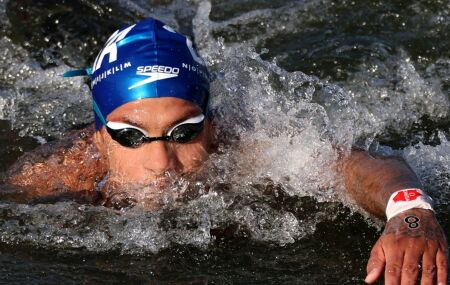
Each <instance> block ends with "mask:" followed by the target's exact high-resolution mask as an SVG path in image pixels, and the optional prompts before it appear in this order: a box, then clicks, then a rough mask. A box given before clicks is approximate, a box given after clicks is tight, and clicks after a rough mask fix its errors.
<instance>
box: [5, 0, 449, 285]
mask: <svg viewBox="0 0 450 285" xmlns="http://www.w3.org/2000/svg"><path fill="white" fill-rule="evenodd" d="M148 16H152V17H156V18H158V19H160V20H163V21H165V22H167V23H168V24H169V25H171V26H172V27H174V28H176V29H178V30H179V31H180V32H183V33H185V34H188V35H190V36H192V37H193V38H194V42H195V43H196V45H197V47H198V48H199V50H200V54H201V55H202V56H203V57H204V58H205V60H206V61H207V63H208V65H209V66H210V68H211V70H212V71H213V73H214V76H215V78H216V79H215V81H214V83H213V95H214V96H215V97H214V99H213V100H212V105H213V107H214V108H216V109H217V110H218V113H219V114H220V116H222V117H224V118H225V119H226V120H224V121H223V123H221V124H219V126H221V127H223V128H222V129H233V131H230V132H231V133H226V131H221V132H222V134H225V135H227V136H229V137H230V138H234V137H237V138H239V139H236V144H238V146H237V147H235V148H228V149H227V148H226V147H225V149H224V150H223V153H220V154H217V155H216V156H214V158H216V161H215V162H211V169H214V171H216V172H214V171H212V174H210V177H209V178H208V183H210V184H211V185H212V186H211V189H213V190H211V192H210V193H209V194H207V195H204V196H202V197H200V198H199V199H197V200H195V201H193V202H192V203H190V204H189V205H188V206H180V207H179V208H177V207H173V208H171V207H170V206H169V207H168V208H165V209H164V210H162V211H160V212H158V213H141V212H139V211H130V212H128V213H122V214H117V213H115V212H114V211H112V210H109V209H103V208H101V207H89V206H85V205H78V204H76V203H72V202H60V203H56V204H38V205H25V204H17V203H14V202H12V201H8V200H4V201H1V202H0V283H2V284H104V283H106V284H122V283H126V284H362V280H363V279H364V277H365V266H366V262H367V259H368V254H369V252H370V249H371V247H372V245H373V244H374V243H375V242H376V240H377V238H378V236H379V234H380V227H379V221H372V220H371V219H370V218H368V217H367V215H365V213H364V211H362V210H361V209H358V208H357V207H355V206H354V205H353V204H352V203H351V201H347V200H346V199H345V198H343V197H342V195H340V194H339V193H341V192H340V191H342V189H341V188H340V187H339V186H335V185H332V186H328V187H326V186H324V185H323V184H327V183H325V182H324V181H328V180H332V179H333V177H334V176H333V175H334V174H333V173H331V172H330V171H328V172H327V171H323V169H324V166H325V165H328V164H330V163H332V162H334V161H335V159H336V158H335V157H336V152H335V150H334V147H335V146H339V147H341V148H343V149H345V148H348V147H349V146H351V145H352V144H359V145H360V146H362V147H365V148H367V149H371V150H374V151H378V152H380V153H388V154H392V153H395V154H398V155H401V156H403V157H404V158H405V159H406V160H407V161H408V162H409V164H410V165H411V166H412V167H413V168H414V170H415V171H416V172H417V174H418V175H419V177H420V178H421V179H422V180H423V182H424V184H425V185H426V186H425V188H426V190H427V191H428V192H429V193H430V195H431V196H432V197H433V198H434V199H435V202H436V210H437V215H438V218H439V220H440V222H441V225H442V226H443V228H444V230H445V232H446V234H447V236H450V214H449V213H450V206H449V201H450V142H449V141H448V140H449V138H450V129H449V127H450V116H449V115H450V114H449V113H450V103H449V92H450V27H449V25H450V2H449V1H439V0H438V1H437V0H413V1H400V0H398V1H387V0H385V1H369V0H361V1H357V0H354V1H327V0H320V1H319V0H309V1H308V0H302V1H293V0H291V1H287V0H286V1H278V0H276V1H273V0H272V1H265V0H245V1H237V0H232V1H222V0H221V1H219V0H211V1H184V0H172V1H171V0H160V1H158V0H147V1H144V0H136V1H131V0H111V1H90V0H79V1H76V0H73V1H69V0H67V1H63V0H58V1H45V0H17V1H13V0H9V1H8V0H4V1H0V22H1V29H0V47H1V49H0V55H1V59H2V60H1V63H0V171H5V170H6V169H7V168H8V167H9V166H10V165H12V164H13V163H14V161H16V160H17V159H18V157H19V156H20V155H21V154H23V153H24V152H28V151H30V150H32V149H33V148H35V147H36V146H38V145H39V144H41V143H44V142H46V141H53V140H57V139H59V138H62V137H64V132H66V131H68V130H71V129H79V128H83V127H84V126H86V125H88V124H90V123H91V122H92V120H93V116H92V113H91V111H90V106H91V101H90V97H89V88H88V87H87V85H86V82H87V80H86V79H82V78H75V79H71V80H67V79H62V78H61V77H60V76H59V75H60V74H62V73H63V72H65V71H67V70H69V69H71V68H81V67H86V66H89V65H91V64H92V63H93V61H94V58H95V56H96V54H97V53H98V51H99V49H100V48H101V46H102V44H103V43H104V42H105V41H106V39H107V38H108V37H109V35H110V34H111V33H112V32H114V30H115V29H117V28H119V27H121V26H123V25H125V24H128V23H132V22H135V21H136V20H139V19H142V18H144V17H148ZM252 137H254V140H252ZM266 138H268V139H266ZM261 141H262V142H263V145H264V147H262V148H258V147H256V148H254V147H253V146H254V145H255V144H254V143H255V142H261ZM264 143H265V144H264ZM245 149H246V150H249V149H251V150H252V154H251V155H250V154H249V156H248V157H247V156H244V157H243V156H242V152H240V150H245ZM244 153H245V152H244ZM241 160H242V161H241ZM320 161H323V162H320ZM249 168H251V170H249ZM230 169H232V170H230ZM268 180H269V181H272V182H267V181H268ZM2 187H3V188H4V189H6V187H7V186H5V185H0V189H3V188H2ZM224 189H225V190H224Z"/></svg>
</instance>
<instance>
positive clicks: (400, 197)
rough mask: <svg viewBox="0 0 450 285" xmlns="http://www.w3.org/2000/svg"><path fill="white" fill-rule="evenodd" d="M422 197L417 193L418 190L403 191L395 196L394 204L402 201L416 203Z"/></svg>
mask: <svg viewBox="0 0 450 285" xmlns="http://www.w3.org/2000/svg"><path fill="white" fill-rule="evenodd" d="M420 196H422V194H421V193H420V192H419V191H417V190H416V189H408V190H402V191H400V192H398V193H397V195H395V197H394V198H392V199H393V200H394V202H396V203H397V202H400V201H405V202H406V201H414V200H416V199H417V198H418V197H420Z"/></svg>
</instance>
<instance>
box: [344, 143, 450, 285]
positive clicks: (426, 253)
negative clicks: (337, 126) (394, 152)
mask: <svg viewBox="0 0 450 285" xmlns="http://www.w3.org/2000/svg"><path fill="white" fill-rule="evenodd" d="M343 175H344V180H345V185H346V189H347V191H348V193H349V194H350V195H351V196H352V197H353V198H354V199H355V200H356V202H357V204H358V205H359V206H361V207H362V208H364V209H365V210H366V211H368V212H369V213H371V214H373V215H375V216H377V217H379V218H385V213H384V211H385V209H386V205H387V202H388V199H389V197H390V196H391V194H392V193H393V192H395V191H397V190H401V189H405V188H421V189H423V187H422V185H421V183H420V181H419V179H418V178H417V176H416V175H415V173H414V171H412V169H411V168H410V167H409V166H408V164H407V163H406V162H405V161H404V160H403V159H401V158H397V157H381V156H374V155H370V154H369V153H367V152H365V151H362V150H357V149H355V150H353V151H352V153H351V155H350V156H349V157H348V158H347V160H346V161H345V162H344V166H343ZM409 215H413V216H415V217H416V218H418V219H419V220H420V222H419V227H418V228H414V229H411V228H410V227H409V226H408V224H407V223H406V222H405V221H404V218H405V217H406V216H409ZM447 262H448V246H447V242H446V239H445V235H444V233H443V231H442V229H441V227H440V226H439V223H438V222H437V220H436V217H435V215H434V213H433V212H432V211H430V210H423V209H410V210H407V211H404V212H402V213H400V214H399V215H397V216H395V217H393V218H391V219H390V220H389V221H388V222H387V223H386V227H385V229H384V232H383V234H382V235H381V237H380V238H379V240H378V241H377V243H376V244H375V246H374V247H373V249H372V252H371V256H370V258H369V261H368V264H367V273H368V275H367V277H366V280H365V281H366V282H367V283H370V284H371V283H373V282H375V281H376V280H377V279H379V278H380V277H381V275H383V273H384V276H385V284H415V283H416V280H418V279H419V278H420V279H421V280H422V284H439V285H444V284H447Z"/></svg>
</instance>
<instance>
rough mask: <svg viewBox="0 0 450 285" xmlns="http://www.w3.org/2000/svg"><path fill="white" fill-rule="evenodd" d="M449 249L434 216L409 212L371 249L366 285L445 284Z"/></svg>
mask: <svg viewBox="0 0 450 285" xmlns="http://www.w3.org/2000/svg"><path fill="white" fill-rule="evenodd" d="M408 217H409V218H408ZM447 260H448V246H447V242H446V239H445V236H444V234H443V231H442V229H441V227H440V226H439V224H438V222H437V220H436V218H435V216H434V213H433V212H431V211H428V210H422V209H411V210H408V211H405V212H404V213H401V214H400V215H398V216H396V217H393V218H392V219H391V220H389V222H388V223H387V224H386V227H385V230H384V232H383V234H382V236H381V237H380V239H379V240H378V241H377V243H376V244H375V246H374V247H373V249H372V252H371V256H370V258H369V261H368V264H367V277H366V279H365V281H366V283H369V284H372V283H373V282H375V281H376V280H377V279H379V278H380V277H381V276H382V274H383V272H384V277H385V284H415V283H416V281H417V280H419V279H421V280H422V284H438V285H443V284H447Z"/></svg>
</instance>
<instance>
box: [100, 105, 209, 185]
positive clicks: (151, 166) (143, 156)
mask: <svg viewBox="0 0 450 285" xmlns="http://www.w3.org/2000/svg"><path fill="white" fill-rule="evenodd" d="M199 114H201V109H200V108H199V107H198V106H196V105H194V104H193V103H190V102H188V101H185V100H182V99H178V98H169V97H167V98H149V99H142V100H137V101H133V102H129V103H127V104H124V105H122V106H120V107H119V108H117V109H116V110H114V111H113V112H112V113H110V114H109V115H108V117H107V121H110V122H118V123H126V124H128V125H131V126H135V127H137V128H139V129H142V130H144V131H145V132H146V133H147V135H148V136H149V137H161V136H166V135H167V132H168V130H170V129H171V127H173V126H175V125H176V124H178V123H180V122H182V121H185V120H187V119H189V118H193V117H195V116H198V115H199ZM211 137H212V128H211V124H210V122H209V121H208V120H207V119H206V120H205V123H204V128H203V131H202V132H201V133H200V134H199V135H198V136H197V137H195V138H194V139H193V140H192V141H189V142H187V143H175V142H170V141H161V140H159V141H153V142H150V143H144V144H142V145H140V146H138V147H136V148H130V147H125V146H122V145H121V144H119V143H118V142H117V141H115V140H113V139H112V138H111V136H110V134H109V133H108V132H107V130H106V128H105V127H102V128H101V130H100V131H98V132H96V134H95V142H96V145H97V148H98V150H99V151H100V153H101V155H102V157H103V158H104V160H105V162H106V167H107V169H108V170H109V181H113V182H114V184H115V185H144V184H145V183H149V182H153V181H155V180H157V179H158V178H161V177H162V176H164V175H165V173H167V172H171V173H178V174H180V173H189V172H194V171H196V170H198V169H199V167H200V166H201V164H202V162H203V161H205V160H206V159H207V157H208V148H209V145H210V138H211Z"/></svg>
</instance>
